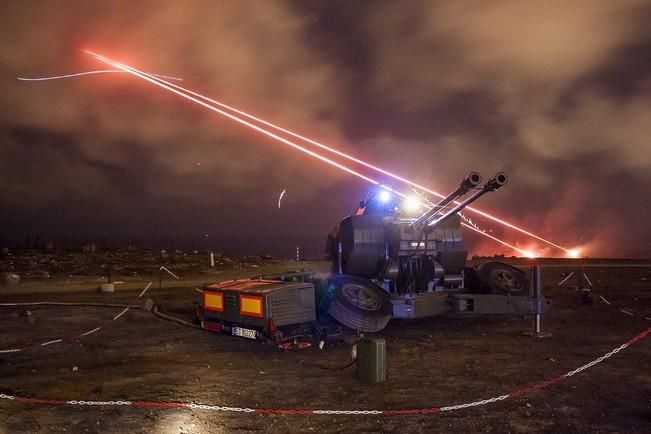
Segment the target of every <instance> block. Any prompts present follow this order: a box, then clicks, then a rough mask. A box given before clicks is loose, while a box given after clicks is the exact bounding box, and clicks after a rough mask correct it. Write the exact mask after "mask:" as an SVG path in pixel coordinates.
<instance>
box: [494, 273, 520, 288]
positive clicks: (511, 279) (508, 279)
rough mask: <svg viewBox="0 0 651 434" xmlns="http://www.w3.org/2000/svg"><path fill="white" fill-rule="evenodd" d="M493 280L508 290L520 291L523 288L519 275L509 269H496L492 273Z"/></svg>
mask: <svg viewBox="0 0 651 434" xmlns="http://www.w3.org/2000/svg"><path fill="white" fill-rule="evenodd" d="M491 277H492V278H493V281H494V282H495V283H497V284H498V285H499V286H500V287H501V288H502V289H504V290H505V291H507V292H518V291H521V290H522V282H521V281H520V279H518V278H517V276H516V275H515V274H514V273H512V272H510V271H507V270H495V271H493V273H492V274H491Z"/></svg>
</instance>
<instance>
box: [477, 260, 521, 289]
mask: <svg viewBox="0 0 651 434" xmlns="http://www.w3.org/2000/svg"><path fill="white" fill-rule="evenodd" d="M477 274H478V275H479V279H480V280H481V283H482V287H483V288H484V289H485V290H486V291H487V292H488V293H490V294H510V295H527V294H528V293H529V279H527V277H526V275H525V274H524V272H523V271H522V270H520V269H519V268H516V267H513V266H511V265H509V264H505V263H503V262H486V263H485V264H482V265H480V266H479V268H478V269H477Z"/></svg>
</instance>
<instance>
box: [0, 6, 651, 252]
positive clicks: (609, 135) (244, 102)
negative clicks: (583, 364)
mask: <svg viewBox="0 0 651 434" xmlns="http://www.w3.org/2000/svg"><path fill="white" fill-rule="evenodd" d="M325 5H328V6H325ZM650 10H651V8H650V7H649V4H648V2H644V1H619V2H612V1H588V0H586V1H575V2H570V3H568V2H554V1H552V2H522V1H499V2H489V3H487V2H472V1H471V2H454V1H437V2H434V1H410V2H383V1H374V2H355V3H352V2H335V3H320V2H314V3H310V2H300V3H299V2H297V3H290V2H260V1H227V2H212V1H193V2H190V1H183V2H179V1H143V2H127V1H108V0H106V1H95V2H85V1H81V0H78V1H39V2H29V1H28V2H6V4H4V5H3V6H2V7H0V13H1V17H0V25H2V34H3V37H2V38H0V58H1V59H2V62H1V63H0V78H1V79H2V80H3V83H4V85H3V93H2V94H0V104H1V105H2V107H3V111H2V114H0V125H2V136H1V138H2V142H0V206H2V208H3V209H4V211H6V210H8V209H12V216H11V218H9V217H7V218H6V219H5V220H3V221H11V222H12V223H11V228H12V230H25V231H26V230H28V229H25V228H28V227H30V228H31V227H38V226H39V224H43V225H44V226H43V227H45V226H46V225H45V224H44V223H42V222H43V221H45V220H47V219H46V218H43V219H40V220H39V218H38V217H35V216H38V215H40V214H39V213H43V214H47V215H48V216H52V215H57V212H56V210H61V209H64V207H72V208H75V209H76V210H77V212H76V213H72V214H70V213H68V214H65V216H64V217H61V216H60V217H59V218H58V220H57V222H58V223H59V224H61V223H62V222H64V223H65V222H67V221H74V222H75V223H76V224H77V225H78V226H80V227H81V226H83V227H84V228H85V229H84V230H87V231H91V232H92V231H94V233H102V231H103V230H104V228H106V227H107V226H110V227H111V228H116V227H117V228H119V231H121V232H126V231H131V232H132V233H143V234H149V236H151V237H155V236H156V234H160V233H165V235H164V236H168V235H169V233H172V234H179V236H187V237H193V236H196V235H197V233H199V232H210V233H211V234H213V236H215V237H218V236H219V237H223V238H224V239H226V238H228V237H231V238H233V237H235V238H247V237H248V238H247V239H248V240H253V241H251V243H249V245H255V244H256V243H258V242H260V243H264V242H268V243H271V244H274V243H276V244H277V241H278V239H284V240H287V243H289V244H290V245H291V243H295V242H301V240H305V239H310V240H312V241H311V242H315V243H316V241H314V240H319V243H321V239H322V238H323V235H324V233H325V232H326V231H327V230H328V229H329V227H330V226H332V225H333V224H334V223H335V222H336V221H337V219H338V218H340V217H341V216H342V215H343V213H344V212H346V211H349V210H350V208H351V207H353V206H354V204H355V201H356V199H358V198H357V196H358V195H359V194H363V191H364V188H365V187H366V185H364V184H363V183H360V182H358V181H354V180H352V179H351V178H350V177H349V176H348V175H346V174H342V173H339V172H337V170H336V169H332V168H328V167H327V166H325V165H323V163H320V162H318V161H313V160H312V161H308V160H307V159H306V158H305V157H303V156H302V155H301V154H299V153H297V152H296V151H293V150H290V149H288V148H287V147H285V146H284V145H280V144H276V143H274V142H271V141H269V140H268V139H265V138H263V137H260V136H259V135H257V134H256V133H252V132H247V131H245V130H243V129H242V128H241V127H238V126H237V125H235V124H233V122H231V121H224V120H221V119H220V118H219V117H218V116H217V115H216V114H213V113H210V112H207V111H205V110H204V109H201V108H199V107H196V106H192V105H191V104H189V103H186V102H184V101H182V100H180V99H178V98H176V97H174V96H171V95H169V94H167V93H165V92H163V91H160V90H159V89H157V88H154V87H153V86H151V85H149V84H147V83H144V82H140V81H138V80H136V79H134V78H132V77H128V76H124V75H121V74H112V75H104V76H94V77H85V78H80V79H75V80H66V81H53V82H43V83H23V82H17V81H15V77H17V76H21V75H23V76H39V75H47V74H51V73H52V74H54V73H66V72H75V71H80V70H88V69H96V68H103V67H104V65H101V64H98V63H97V62H96V61H94V60H93V59H91V58H89V57H87V56H85V55H83V54H82V53H81V52H80V49H81V48H91V49H94V50H97V51H99V52H101V53H104V54H106V55H108V56H114V57H115V58H117V59H120V60H123V61H125V62H127V63H129V62H131V63H133V64H134V65H137V66H139V67H140V68H141V69H144V70H147V71H151V72H156V73H162V74H170V75H177V76H182V77H184V78H185V79H186V82H185V83H186V84H187V86H188V87H190V88H193V89H195V90H198V91H201V92H204V93H206V94H208V95H210V96H214V97H216V98H217V99H222V100H223V101H225V102H227V103H232V104H233V105H236V106H238V107H241V108H243V109H245V110H248V111H251V112H254V113H256V114H260V115H261V116H262V117H265V118H267V119H269V120H272V121H274V122H277V123H279V124H281V125H285V126H288V127H290V128H294V129H297V130H298V131H299V132H304V133H306V134H307V135H309V136H310V137H314V138H316V139H319V140H321V141H323V142H326V143H332V144H339V145H340V146H347V149H349V150H353V152H354V153H355V154H357V155H359V156H362V157H366V158H368V159H369V160H372V161H377V162H381V163H382V165H383V166H385V167H387V168H391V169H396V171H399V172H400V173H402V174H408V175H410V177H412V178H415V179H417V180H418V181H422V182H424V183H426V184H428V185H432V186H436V187H437V188H436V189H437V190H439V191H442V192H445V191H446V190H448V189H451V188H453V186H454V184H455V183H456V182H457V180H458V179H459V178H460V177H461V176H462V175H463V174H464V173H465V172H467V171H468V170H471V169H479V170H481V171H482V172H483V173H484V174H485V175H488V174H490V173H492V172H495V171H497V170H501V169H504V170H506V171H508V173H509V174H510V176H511V183H510V185H509V186H508V188H506V189H504V190H503V191H501V192H499V193H496V194H495V195H492V196H491V197H487V198H486V199H485V200H483V202H484V203H483V204H482V205H483V207H484V208H486V209H491V210H497V212H496V213H497V214H499V215H501V216H504V217H507V216H512V217H514V218H515V219H516V220H517V221H518V222H521V223H523V224H524V225H525V226H527V227H530V228H532V229H534V230H535V231H539V232H542V233H543V234H544V235H546V236H549V237H550V238H552V239H554V240H556V241H559V242H561V243H565V244H570V245H578V244H590V245H591V246H592V247H591V248H592V249H594V250H592V251H591V253H592V254H595V255H596V254H613V252H614V251H615V250H617V253H622V254H630V253H638V254H639V252H645V251H646V250H651V247H649V241H648V240H649V238H650V237H651V233H650V229H649V228H648V225H647V223H646V222H647V221H648V217H649V214H648V212H649V210H648V208H649V205H648V204H647V205H644V201H643V200H641V199H640V197H648V195H649V190H650V189H651V179H650V177H649V175H648V170H649V168H650V166H651V151H650V150H651V145H650V143H649V137H651V122H650V120H651V102H650V101H651V68H650V67H649V65H651V61H650V60H649V59H648V53H649V50H650V49H651V33H650V32H651V31H650V28H649V26H648V22H650V21H651V12H650ZM383 181H384V180H383ZM284 188H287V189H288V197H287V199H289V200H288V201H285V204H286V208H284V209H283V210H282V212H281V214H278V210H274V207H273V204H274V203H275V200H276V198H277V195H278V194H279V193H280V191H281V190H282V189H284ZM322 198H327V199H322ZM267 203H268V204H270V206H269V207H268V208H267V205H265V204H267ZM285 204H284V206H285ZM640 204H642V205H640ZM645 206H646V208H644V207H645ZM97 208H100V209H102V210H107V209H108V210H111V211H110V212H109V217H110V216H112V217H110V218H109V217H106V218H105V219H101V218H97V216H95V215H94V214H93V209H97ZM141 209H147V210H148V211H147V212H148V213H149V215H150V216H151V217H150V218H145V217H142V216H141V215H140V214H138V216H135V214H134V213H135V212H136V210H141ZM21 212H22V213H23V214H20V213H21ZM138 212H140V211H138ZM14 213H15V214H14ZM4 214H5V217H6V216H7V215H8V213H7V212H5V213H4ZM73 214H74V215H73ZM18 215H21V216H25V218H24V219H22V218H19V217H16V216H18ZM626 215H628V216H629V217H624V216H626ZM0 217H2V216H1V215H0ZM21 219H22V220H25V221H26V222H27V221H28V222H30V223H29V224H28V223H25V225H23V226H21V223H20V221H21ZM93 221H95V222H97V223H96V225H95V226H94V227H93V226H92V224H93ZM39 222H41V223H39ZM82 222H87V223H84V224H82ZM481 224H482V225H483V226H485V227H487V228H490V227H491V225H490V224H486V223H485V222H481ZM224 228H228V229H224ZM50 229H51V228H48V229H47V230H50ZM494 229H496V230H497V229H498V228H494ZM29 230H32V229H29ZM112 230H113V229H112ZM115 230H118V229H115ZM168 232H169V233H168ZM143 237H144V235H143ZM506 237H507V238H509V237H510V238H509V239H512V240H513V241H518V242H524V240H522V239H520V238H519V237H517V236H513V235H508V234H507V235H506ZM272 239H273V240H272ZM265 240H266V241H265ZM270 240H272V241H270ZM271 244H268V245H271ZM274 245H275V244H274ZM612 246H615V247H616V249H613V248H612ZM470 247H471V250H473V251H478V250H481V251H484V252H489V251H493V252H494V251H495V246H494V244H490V245H489V244H486V245H484V244H481V245H480V244H479V242H478V241H475V244H474V245H473V246H470ZM320 248H321V246H318V249H316V248H315V249H314V252H318V251H319V249H320ZM491 249H492V250H491ZM549 253H552V252H549ZM554 253H556V252H554Z"/></svg>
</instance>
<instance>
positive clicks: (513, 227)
mask: <svg viewBox="0 0 651 434" xmlns="http://www.w3.org/2000/svg"><path fill="white" fill-rule="evenodd" d="M134 71H135V69H134ZM138 72H141V71H138ZM141 73H142V74H144V75H148V76H150V77H151V76H152V74H147V73H144V72H141ZM152 78H153V77H152ZM157 81H160V82H163V83H165V84H166V85H168V86H170V87H173V88H175V89H177V90H181V91H183V92H185V93H188V94H190V95H193V96H195V97H197V98H200V99H202V100H204V101H208V102H210V103H212V104H215V105H217V106H219V107H222V108H225V109H228V110H231V111H232V112H235V113H237V114H240V115H242V116H245V117H247V118H249V119H252V120H254V121H256V122H259V123H261V124H263V125H266V126H268V127H271V128H274V129H276V130H278V131H281V132H283V133H285V134H288V135H290V136H292V137H296V138H297V139H301V140H304V141H306V142H308V143H310V144H312V145H314V146H317V147H319V148H321V149H324V150H326V151H328V152H332V153H334V154H336V155H339V156H340V157H343V158H346V159H348V160H351V161H353V162H355V163H357V164H360V165H362V166H364V167H368V168H369V169H372V170H375V171H376V172H379V173H382V174H383V175H386V176H389V177H391V178H393V179H396V180H398V181H401V182H404V183H406V184H408V185H411V186H412V187H416V188H418V189H420V190H423V191H425V192H427V193H430V194H432V195H434V196H438V197H440V198H444V197H445V195H444V194H441V193H439V192H436V191H434V190H431V189H429V188H427V187H425V186H423V185H420V184H418V183H416V182H414V181H411V180H409V179H406V178H404V177H401V176H399V175H396V174H395V173H392V172H389V171H387V170H385V169H382V168H381V167H378V166H375V165H373V164H370V163H367V162H366V161H363V160H360V159H358V158H355V157H353V156H352V155H349V154H346V153H345V152H342V151H339V150H337V149H335V148H332V147H330V146H327V145H324V144H323V143H320V142H317V141H316V140H313V139H310V138H309V137H305V136H302V135H300V134H298V133H295V132H293V131H291V130H287V129H285V128H282V127H280V126H278V125H275V124H273V123H271V122H268V121H266V120H264V119H261V118H258V117H256V116H253V115H251V114H249V113H246V112H244V111H242V110H239V109H237V108H235V107H231V106H229V105H227V104H224V103H222V102H219V101H216V100H214V99H212V98H209V97H207V96H204V95H201V94H200V93H197V92H193V91H191V90H189V89H186V88H184V87H182V86H178V85H176V84H174V83H170V82H168V81H165V80H163V79H157ZM455 203H456V204H459V202H458V201H455ZM466 209H468V210H469V211H472V212H475V213H477V214H479V215H481V216H482V217H486V218H487V219H490V220H493V221H495V222H497V223H499V224H501V225H504V226H506V227H508V228H511V229H513V230H516V231H518V232H521V233H523V234H525V235H528V236H530V237H533V238H535V239H537V240H539V241H542V242H544V243H546V244H549V245H550V246H553V247H556V248H558V249H561V250H563V251H564V252H566V253H567V254H569V255H571V256H574V257H576V255H575V254H574V251H573V250H570V249H567V248H565V247H563V246H560V245H558V244H556V243H554V242H552V241H549V240H547V239H545V238H542V237H541V236H539V235H536V234H534V233H532V232H529V231H527V230H526V229H524V228H521V227H519V226H516V225H514V224H512V223H509V222H507V221H506V220H502V219H500V218H498V217H495V216H493V215H491V214H488V213H487V212H485V211H482V210H480V209H477V208H473V207H470V206H469V207H467V208H466Z"/></svg>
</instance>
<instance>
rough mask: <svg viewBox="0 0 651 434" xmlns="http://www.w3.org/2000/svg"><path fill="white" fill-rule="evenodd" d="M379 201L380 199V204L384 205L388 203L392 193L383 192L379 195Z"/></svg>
mask: <svg viewBox="0 0 651 434" xmlns="http://www.w3.org/2000/svg"><path fill="white" fill-rule="evenodd" d="M378 199H380V202H382V203H387V202H388V201H389V200H391V193H389V192H388V191H381V192H380V194H379V195H378Z"/></svg>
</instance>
